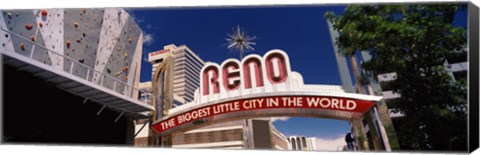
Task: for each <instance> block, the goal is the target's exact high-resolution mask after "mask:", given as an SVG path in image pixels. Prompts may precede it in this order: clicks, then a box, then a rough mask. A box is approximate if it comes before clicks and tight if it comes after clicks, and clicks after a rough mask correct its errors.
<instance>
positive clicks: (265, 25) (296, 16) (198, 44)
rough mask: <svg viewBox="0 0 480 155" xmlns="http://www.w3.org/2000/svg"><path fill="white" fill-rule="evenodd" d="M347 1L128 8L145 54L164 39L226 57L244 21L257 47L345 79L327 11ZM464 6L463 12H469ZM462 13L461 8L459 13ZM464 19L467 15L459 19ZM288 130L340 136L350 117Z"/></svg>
mask: <svg viewBox="0 0 480 155" xmlns="http://www.w3.org/2000/svg"><path fill="white" fill-rule="evenodd" d="M344 9H345V5H328V6H326V5H323V6H313V5H312V6H293V7H292V6H291V7H280V6H264V7H230V8H226V7H222V8H218V7H217V8H215V7H214V8H141V9H128V11H129V12H130V13H131V14H132V15H133V16H134V17H135V18H136V21H137V23H138V24H139V26H140V27H141V28H142V30H144V39H145V41H144V46H143V51H144V52H143V57H144V58H143V59H144V60H145V59H147V54H148V53H149V52H152V51H156V50H160V49H163V46H164V45H167V44H172V43H173V44H176V45H177V46H178V45H187V46H188V47H189V48H190V49H192V50H193V51H194V52H195V53H197V54H198V55H199V56H200V57H201V58H202V59H203V60H204V61H212V62H217V63H219V64H220V63H221V62H223V61H224V60H226V59H228V58H237V59H238V58H239V54H238V53H235V52H232V51H230V50H228V49H227V48H226V41H225V38H226V37H227V36H226V34H227V33H230V32H232V30H233V28H234V27H236V26H237V25H240V26H241V27H242V28H244V29H245V30H246V32H247V33H248V34H249V35H252V36H256V37H257V39H256V40H255V42H256V43H257V45H256V46H254V48H255V51H252V52H249V53H246V54H251V53H256V54H259V55H263V54H264V53H266V52H267V51H269V50H271V49H282V50H284V51H285V52H287V53H288V55H289V57H290V62H291V68H292V71H297V72H299V73H301V74H302V75H303V78H304V82H305V83H306V84H333V85H340V84H341V83H340V79H339V74H338V71H337V65H336V62H335V56H334V53H333V47H332V43H331V39H330V34H329V32H328V28H327V23H326V20H325V18H324V17H323V14H324V13H325V12H326V11H333V12H335V14H337V15H339V14H342V12H343V10H344ZM465 12H466V11H464V13H463V16H465V14H466V13H465ZM460 16H462V14H461V15H460ZM456 22H457V23H460V25H462V24H463V23H465V25H466V18H461V19H460V20H457V21H456ZM151 67H152V66H151V64H150V63H148V62H146V61H143V64H142V73H141V80H140V81H141V82H144V81H150V80H151ZM274 125H275V126H276V128H277V129H278V130H280V131H281V132H283V133H284V134H285V135H286V136H290V135H304V136H312V137H319V138H322V139H335V138H338V137H339V136H343V135H344V134H345V133H347V132H348V131H349V126H348V122H347V121H339V120H331V119H319V118H297V117H292V118H289V119H286V120H283V121H282V120H278V121H275V122H274Z"/></svg>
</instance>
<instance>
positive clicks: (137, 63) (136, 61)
mask: <svg viewBox="0 0 480 155" xmlns="http://www.w3.org/2000/svg"><path fill="white" fill-rule="evenodd" d="M142 45H143V35H140V36H139V38H138V40H137V46H136V48H135V53H134V54H133V60H132V63H130V67H129V68H131V71H129V73H128V77H129V78H128V80H127V83H134V80H137V79H136V78H135V77H136V76H137V78H140V77H139V76H140V73H139V72H140V67H141V64H142V62H141V60H142V50H143V48H142ZM124 91H125V92H127V93H131V92H128V91H130V90H126V89H125V90H124ZM134 93H137V92H134Z"/></svg>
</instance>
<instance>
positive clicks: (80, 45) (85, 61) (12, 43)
mask: <svg viewBox="0 0 480 155" xmlns="http://www.w3.org/2000/svg"><path fill="white" fill-rule="evenodd" d="M0 13H1V15H0V27H1V28H3V29H6V30H8V31H11V32H12V33H15V34H18V35H19V36H18V37H17V36H15V35H12V34H8V33H5V32H3V31H0V34H1V36H0V44H1V45H2V46H1V47H0V49H2V52H3V51H11V52H16V53H18V54H21V55H24V56H27V57H29V56H30V54H31V52H32V51H34V53H33V58H34V59H35V60H38V61H39V62H42V63H45V64H47V65H51V66H52V67H53V68H57V69H62V70H64V71H66V72H72V74H73V75H75V76H78V77H81V78H87V75H88V80H89V81H92V82H95V83H98V84H100V83H102V79H104V80H103V86H104V87H107V88H110V89H113V87H114V80H119V81H121V82H117V84H116V87H115V91H117V92H122V93H125V92H126V88H125V85H123V84H122V83H128V84H129V85H131V86H132V85H133V84H134V83H135V82H138V79H139V78H138V77H137V78H134V77H135V76H139V75H138V74H135V71H136V69H135V68H137V67H138V66H137V65H138V64H139V63H140V60H141V53H142V30H141V29H140V28H139V27H138V25H137V24H136V23H135V21H134V19H133V18H131V17H130V16H129V14H128V13H127V12H126V11H125V10H123V9H117V8H108V9H37V10H4V11H1V12H0ZM34 44H37V45H36V46H32V45H34ZM62 55H63V56H64V57H63V56H62ZM72 62H76V63H72ZM72 64H74V65H73V67H72ZM132 70H133V71H132ZM94 71H97V73H95V72H94ZM99 73H102V74H106V75H108V76H101V75H100V74H99ZM101 77H110V78H101ZM128 91H130V89H129V90H128ZM129 93H130V92H129Z"/></svg>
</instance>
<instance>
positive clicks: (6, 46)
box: [0, 11, 15, 52]
mask: <svg viewBox="0 0 480 155" xmlns="http://www.w3.org/2000/svg"><path fill="white" fill-rule="evenodd" d="M0 13H1V15H0V29H8V27H7V25H6V23H5V22H6V21H5V19H4V18H3V16H4V15H6V14H7V13H6V12H3V11H0ZM10 38H11V36H10V35H9V34H7V33H6V32H4V31H1V30H0V44H1V46H0V50H1V51H6V52H15V51H14V50H13V43H12V39H10Z"/></svg>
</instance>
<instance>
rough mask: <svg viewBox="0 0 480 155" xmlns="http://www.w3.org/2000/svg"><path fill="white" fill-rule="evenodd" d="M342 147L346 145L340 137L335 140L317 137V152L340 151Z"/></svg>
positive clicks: (343, 138) (342, 137)
mask: <svg viewBox="0 0 480 155" xmlns="http://www.w3.org/2000/svg"><path fill="white" fill-rule="evenodd" d="M344 145H347V143H346V142H345V137H344V136H342V135H340V136H338V137H337V138H335V139H327V138H320V137H317V150H319V151H339V150H337V149H340V146H341V147H342V148H343V146H344Z"/></svg>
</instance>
